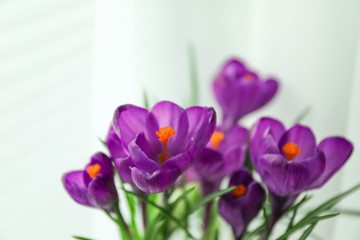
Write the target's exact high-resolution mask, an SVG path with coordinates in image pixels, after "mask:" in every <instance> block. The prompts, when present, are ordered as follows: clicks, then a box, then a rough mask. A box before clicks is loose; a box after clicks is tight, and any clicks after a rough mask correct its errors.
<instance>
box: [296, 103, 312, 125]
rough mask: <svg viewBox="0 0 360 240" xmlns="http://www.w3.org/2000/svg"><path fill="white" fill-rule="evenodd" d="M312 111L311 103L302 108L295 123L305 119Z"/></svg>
mask: <svg viewBox="0 0 360 240" xmlns="http://www.w3.org/2000/svg"><path fill="white" fill-rule="evenodd" d="M310 111H311V106H310V105H309V106H307V107H306V108H305V109H304V110H302V111H301V112H300V114H299V115H298V116H297V117H296V118H295V120H294V122H293V125H295V124H298V123H301V122H302V121H303V120H304V119H305V117H306V116H307V115H308V114H309V113H310Z"/></svg>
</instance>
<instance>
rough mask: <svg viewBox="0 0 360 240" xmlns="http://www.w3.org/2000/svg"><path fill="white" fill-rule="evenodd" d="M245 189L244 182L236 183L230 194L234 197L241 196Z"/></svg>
mask: <svg viewBox="0 0 360 240" xmlns="http://www.w3.org/2000/svg"><path fill="white" fill-rule="evenodd" d="M246 191H247V188H246V187H245V185H244V184H240V185H237V187H236V188H235V189H234V190H232V191H231V193H232V195H234V196H235V197H236V198H239V197H242V196H244V195H245V193H246Z"/></svg>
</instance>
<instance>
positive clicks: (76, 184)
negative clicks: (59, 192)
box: [62, 171, 93, 207]
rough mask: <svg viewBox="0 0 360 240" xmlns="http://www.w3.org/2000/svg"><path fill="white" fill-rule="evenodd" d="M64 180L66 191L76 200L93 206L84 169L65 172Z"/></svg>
mask: <svg viewBox="0 0 360 240" xmlns="http://www.w3.org/2000/svg"><path fill="white" fill-rule="evenodd" d="M62 182H63V184H64V187H65V189H66V191H67V192H68V193H69V195H70V197H72V199H74V201H76V202H78V203H80V204H82V205H85V206H89V207H93V206H92V205H91V204H90V203H89V201H88V198H87V186H86V184H85V181H84V171H73V172H69V173H66V174H64V176H63V177H62Z"/></svg>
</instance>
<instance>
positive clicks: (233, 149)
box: [193, 126, 247, 196]
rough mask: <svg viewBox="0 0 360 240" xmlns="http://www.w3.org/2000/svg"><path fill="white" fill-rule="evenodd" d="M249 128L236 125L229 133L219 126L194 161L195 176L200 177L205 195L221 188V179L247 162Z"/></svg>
mask: <svg viewBox="0 0 360 240" xmlns="http://www.w3.org/2000/svg"><path fill="white" fill-rule="evenodd" d="M246 146H247V129H246V128H243V127H240V126H234V127H233V128H232V129H231V130H230V131H229V132H228V133H224V132H223V131H222V130H221V128H220V127H218V128H217V129H216V130H215V131H214V133H213V135H212V136H211V138H210V141H209V143H208V144H207V146H206V148H205V149H204V150H202V151H201V152H200V153H199V155H198V157H197V158H196V160H195V161H194V165H193V166H194V169H195V174H197V175H198V176H197V177H195V178H197V179H200V184H201V187H202V191H203V195H204V196H206V195H208V194H210V193H212V192H215V191H217V190H218V189H219V185H220V183H221V181H222V180H223V179H224V178H225V177H226V176H229V175H231V174H232V173H234V172H236V171H238V170H239V169H241V168H242V166H243V164H244V162H245V154H246Z"/></svg>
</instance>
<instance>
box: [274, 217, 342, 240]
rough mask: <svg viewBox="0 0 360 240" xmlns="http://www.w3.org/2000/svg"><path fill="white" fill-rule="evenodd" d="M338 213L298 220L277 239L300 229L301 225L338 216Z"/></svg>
mask: <svg viewBox="0 0 360 240" xmlns="http://www.w3.org/2000/svg"><path fill="white" fill-rule="evenodd" d="M339 214H340V213H334V214H328V215H324V216H317V217H312V218H307V219H303V220H301V221H300V222H298V223H297V224H295V225H294V226H293V227H292V228H291V229H289V230H288V231H286V232H285V233H284V234H283V235H282V236H280V237H279V238H278V239H277V240H285V239H287V238H288V237H289V236H290V235H291V234H293V233H294V232H296V231H297V230H299V229H302V228H303V227H305V226H306V225H309V224H313V223H317V222H318V221H321V220H325V219H328V218H332V217H336V216H338V215H339Z"/></svg>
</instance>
